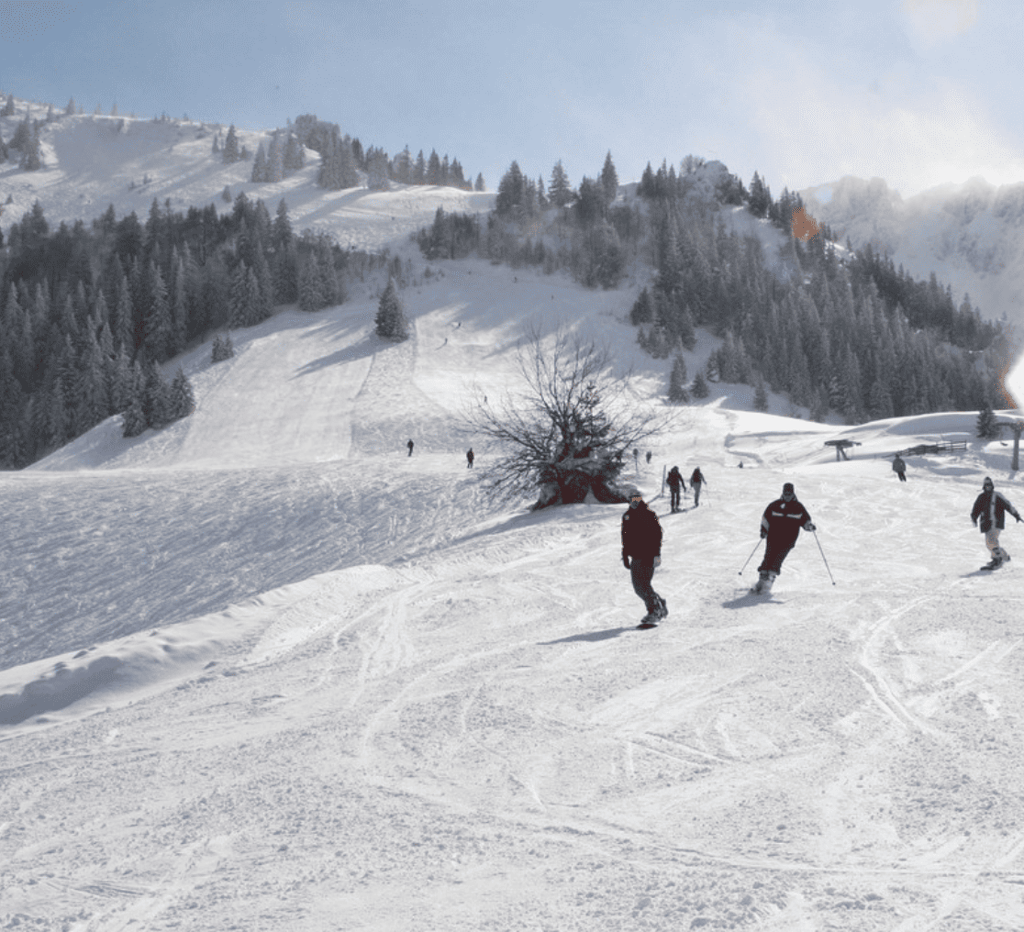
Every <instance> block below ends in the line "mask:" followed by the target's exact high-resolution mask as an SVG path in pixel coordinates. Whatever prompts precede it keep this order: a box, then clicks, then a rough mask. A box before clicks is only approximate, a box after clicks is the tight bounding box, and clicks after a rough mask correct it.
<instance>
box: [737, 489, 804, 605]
mask: <svg viewBox="0 0 1024 932" xmlns="http://www.w3.org/2000/svg"><path fill="white" fill-rule="evenodd" d="M801 528H803V530H805V531H813V530H814V529H815V527H814V523H813V522H812V521H811V515H810V513H809V512H808V511H807V509H806V508H805V507H804V506H803V505H802V504H801V503H800V502H799V501H798V500H797V497H796V492H795V491H794V489H793V483H792V482H787V483H786V484H785V485H783V487H782V497H781V498H778V499H776V500H775V501H774V502H772V503H771V504H770V505H769V506H768V507H767V508H765V510H764V514H763V515H761V537H762V538H763V539H764V542H765V546H764V559H763V560H762V561H761V565H760V566H759V567H758V568H757V572H758V580H757V582H756V583H754V588H753V589H752V590H751V591H752V592H757V593H765V594H767V593H769V592H771V591H772V584H773V583H774V582H775V578H776V577H777V576H778V575H779V573H781V572H782V563H783V561H784V560H785V559H786V557H787V556H788V555H789V551H790V550H792V549H793V547H794V545H795V544H796V539H797V537H799V536H800V529H801Z"/></svg>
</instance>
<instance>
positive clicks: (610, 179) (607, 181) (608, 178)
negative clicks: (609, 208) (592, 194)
mask: <svg viewBox="0 0 1024 932" xmlns="http://www.w3.org/2000/svg"><path fill="white" fill-rule="evenodd" d="M600 181H601V188H602V189H603V191H604V199H605V202H606V203H608V204H610V203H611V202H612V201H614V200H615V197H616V195H617V194H618V193H619V175H618V172H616V171H615V163H614V162H612V154H611V152H610V151H609V153H608V154H607V155H606V156H605V159H604V167H603V168H602V169H601V178H600Z"/></svg>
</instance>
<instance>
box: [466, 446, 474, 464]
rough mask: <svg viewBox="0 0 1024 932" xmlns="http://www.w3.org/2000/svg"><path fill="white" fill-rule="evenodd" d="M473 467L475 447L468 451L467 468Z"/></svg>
mask: <svg viewBox="0 0 1024 932" xmlns="http://www.w3.org/2000/svg"><path fill="white" fill-rule="evenodd" d="M472 468H473V448H472V447H470V448H469V449H468V450H467V451H466V469H472Z"/></svg>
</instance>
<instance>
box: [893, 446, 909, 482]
mask: <svg viewBox="0 0 1024 932" xmlns="http://www.w3.org/2000/svg"><path fill="white" fill-rule="evenodd" d="M892 471H893V472H894V473H896V475H897V476H899V477H900V482H906V481H907V477H906V475H905V473H906V471H907V464H906V463H904V462H903V457H902V456H900V455H899V453H897V454H896V456H895V457H894V458H893V461H892Z"/></svg>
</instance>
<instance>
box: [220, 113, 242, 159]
mask: <svg viewBox="0 0 1024 932" xmlns="http://www.w3.org/2000/svg"><path fill="white" fill-rule="evenodd" d="M221 158H222V159H223V160H224V162H225V163H226V164H228V165H231V164H233V163H234V162H237V161H239V160H240V159H241V158H242V153H241V152H240V151H239V148H238V133H236V132H235V124H234V123H232V124H231V126H230V127H228V135H227V137H226V138H225V140H224V149H223V151H222V152H221Z"/></svg>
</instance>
